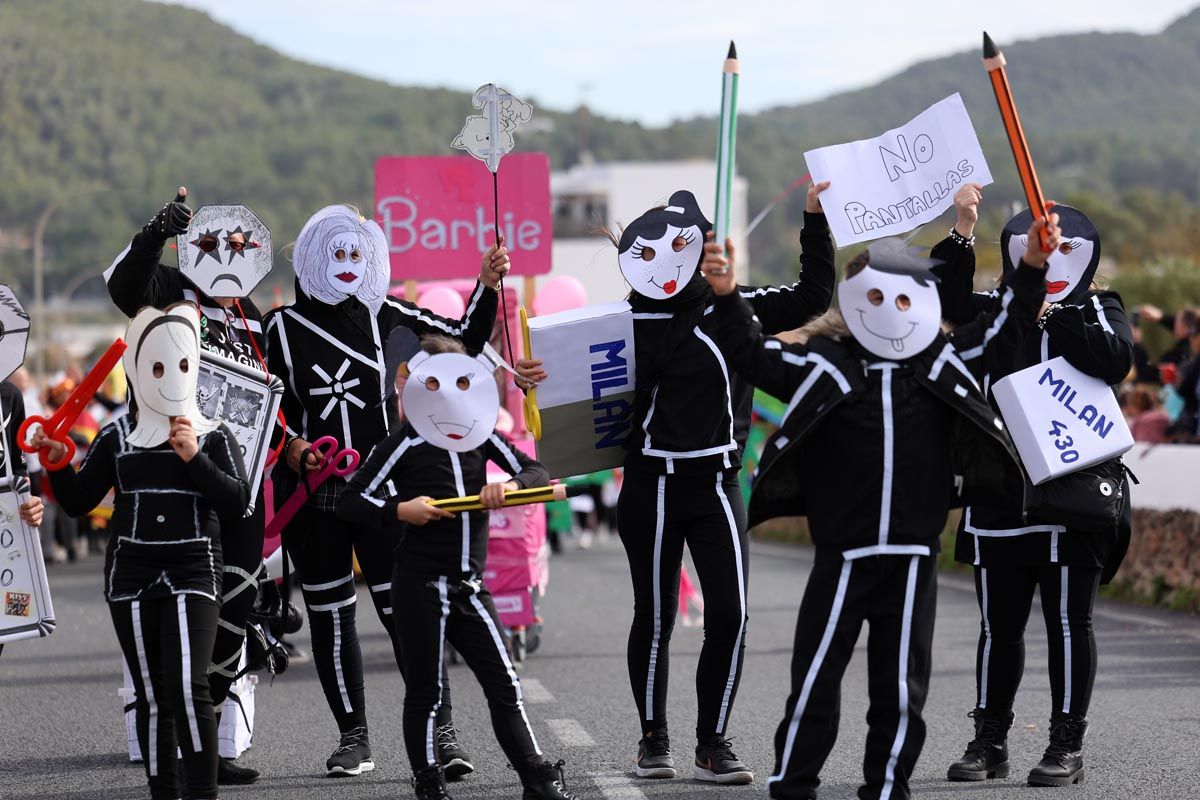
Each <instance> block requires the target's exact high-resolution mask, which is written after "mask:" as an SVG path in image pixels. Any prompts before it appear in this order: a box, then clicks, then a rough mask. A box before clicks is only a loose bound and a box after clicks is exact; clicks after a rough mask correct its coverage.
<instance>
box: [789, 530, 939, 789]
mask: <svg viewBox="0 0 1200 800" xmlns="http://www.w3.org/2000/svg"><path fill="white" fill-rule="evenodd" d="M936 605H937V569H936V563H935V560H934V558H933V557H931V556H907V555H881V556H868V557H865V558H860V559H856V560H854V561H846V560H844V559H843V558H842V554H841V553H840V552H837V551H836V550H834V551H829V550H824V549H821V548H818V549H817V555H816V560H815V562H814V563H813V568H812V573H811V574H810V575H809V578H808V587H807V588H806V589H805V590H804V600H803V601H802V602H801V604H800V616H799V618H798V619H797V621H796V640H795V644H794V646H793V650H792V689H791V694H790V695H789V696H788V699H787V704H786V706H785V707H784V717H783V721H782V722H781V723H780V725H779V728H778V729H777V731H776V733H775V774H774V775H772V776H771V777H770V778H769V779H768V780H767V786H768V788H769V792H770V796H771V797H773V798H779V799H780V800H784V799H785V798H786V800H794V799H795V798H813V797H816V796H817V786H818V785H819V784H820V782H821V781H820V778H819V775H820V772H821V767H822V766H823V765H824V764H825V759H826V758H828V756H829V753H830V751H831V750H832V749H833V743H834V741H835V740H836V739H837V732H838V721H839V719H840V716H841V684H842V675H843V674H844V673H845V671H846V665H847V664H848V663H849V662H850V657H851V655H853V653H854V645H855V642H857V641H858V635H859V632H860V631H861V629H862V625H863V623H864V622H866V623H867V624H868V625H869V626H870V632H869V634H868V639H867V670H868V680H867V692H868V695H869V697H870V707H869V710H868V711H867V725H868V731H867V742H866V750H865V753H864V755H863V779H864V782H863V786H862V787H861V788H859V790H858V796H859V797H860V798H862V799H863V800H875V799H876V798H880V800H893V799H895V798H907V797H909V794H910V793H909V786H908V779H909V776H910V775H912V771H913V767H914V766H915V765H916V763H917V757H918V756H920V754H921V748H922V746H923V745H924V743H925V721H924V719H922V717H921V711H922V709H923V708H924V706H925V697H926V694H927V693H928V690H929V671H930V651H931V649H932V647H933V621H934V612H935V607H936Z"/></svg>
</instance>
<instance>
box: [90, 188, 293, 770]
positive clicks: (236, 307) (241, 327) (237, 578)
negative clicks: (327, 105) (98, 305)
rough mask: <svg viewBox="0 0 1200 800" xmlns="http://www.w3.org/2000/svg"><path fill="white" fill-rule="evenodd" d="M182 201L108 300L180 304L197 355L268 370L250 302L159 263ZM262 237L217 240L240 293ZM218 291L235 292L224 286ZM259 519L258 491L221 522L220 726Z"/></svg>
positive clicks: (124, 255)
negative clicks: (251, 252) (247, 254)
mask: <svg viewBox="0 0 1200 800" xmlns="http://www.w3.org/2000/svg"><path fill="white" fill-rule="evenodd" d="M186 200H187V188H186V187H183V186H181V187H179V190H178V192H177V193H176V197H175V199H174V200H173V201H171V202H169V203H167V204H166V205H164V206H163V207H162V209H161V210H160V211H159V212H158V213H157V214H155V215H154V216H153V217H152V218H151V219H150V221H149V222H147V223H146V224H145V226H144V227H143V228H142V230H141V232H140V233H138V234H136V235H135V236H134V237H133V241H131V242H130V243H129V246H128V247H126V248H125V249H124V250H123V251H122V252H121V254H120V255H119V256H117V259H116V260H115V261H114V262H113V264H112V266H110V267H109V268H108V269H107V270H106V271H105V273H104V278H105V282H106V283H107V284H108V294H109V297H111V298H112V301H113V303H115V304H116V306H117V308H119V309H121V311H122V313H124V314H125V316H127V317H130V318H132V317H133V316H134V315H135V314H137V313H138V311H139V310H140V309H142V308H143V307H145V306H152V307H154V308H166V307H167V306H169V305H171V304H172V303H178V302H180V301H187V302H189V303H193V304H195V305H196V307H197V308H199V309H200V346H201V347H202V348H203V349H205V350H208V351H211V352H214V353H217V354H218V355H221V356H224V357H225V358H228V359H231V360H233V361H237V362H239V363H242V364H246V365H248V366H251V367H254V368H255V369H261V370H263V371H264V372H265V371H266V364H264V363H262V361H261V360H260V356H259V354H261V353H264V352H266V341H265V340H264V338H263V329H262V313H261V312H260V311H259V310H258V307H257V306H256V305H255V304H254V301H252V300H251V299H250V298H249V296H244V297H213V296H211V292H212V291H213V286H212V285H207V286H198V285H197V284H195V283H194V282H193V281H192V280H190V279H189V278H188V276H187V275H185V274H184V273H183V271H182V270H179V269H174V268H172V267H168V266H167V265H166V264H163V263H161V260H162V256H163V248H164V247H165V246H166V243H167V240H168V239H170V238H172V237H175V236H182V235H183V234H185V233H187V231H188V226H189V224H190V223H191V220H192V209H191V208H189V207H188V206H187V205H186ZM262 233H263V232H262V231H247V232H242V233H241V241H240V242H239V241H238V234H236V233H230V234H229V238H230V239H232V240H233V241H232V242H229V241H226V242H225V246H224V247H221V243H220V239H219V238H218V240H217V249H216V252H215V256H216V257H219V258H220V259H221V260H222V263H227V264H228V268H229V270H230V271H231V272H234V273H238V272H240V273H242V277H243V278H245V280H244V281H242V282H241V283H239V284H238V286H241V287H242V288H244V290H245V292H249V290H250V289H251V288H253V285H252V284H251V281H250V279H249V278H248V277H247V275H246V273H248V272H249V270H248V269H247V268H246V265H245V264H243V263H242V261H243V260H244V256H242V255H241V253H242V252H243V251H241V250H234V249H232V247H237V246H238V245H239V244H240V245H245V244H246V236H247V234H249V235H252V236H257V237H259V238H261V237H262ZM180 241H181V242H182V241H183V239H182V238H181V239H180ZM250 243H251V244H252V245H253V244H254V243H255V242H254V241H253V240H251V242H250ZM255 255H256V256H257V257H262V256H265V257H266V259H268V260H269V259H270V258H271V253H270V248H269V247H268V248H266V252H265V253H263V254H261V255H259V254H255ZM202 260H203V259H202ZM209 260H210V261H211V260H213V259H212V258H210V259H209ZM217 285H218V286H223V287H225V288H227V289H233V288H234V286H233V284H232V283H228V282H222V283H220V284H217ZM134 402H136V398H134ZM265 513H266V510H265V508H264V503H263V496H262V488H261V484H260V488H259V493H258V497H257V498H256V500H255V503H254V511H253V513H251V514H250V515H249V516H243V515H242V514H236V515H234V516H233V517H230V518H228V519H222V520H221V552H222V553H223V554H224V561H225V570H224V574H223V576H222V584H221V597H222V603H221V621H222V622H223V623H224V624H222V625H221V626H220V627H219V628H218V629H217V638H216V642H215V644H214V647H213V653H212V665H211V669H210V672H209V677H208V680H209V687H210V691H211V693H212V700H213V706H214V707H215V708H216V709H217V721H218V726H219V725H220V708H221V705H222V704H223V703H224V702H225V698H226V697H227V696H228V695H229V689H230V686H232V685H233V681H234V679H235V677H236V675H237V669H238V661H239V659H240V657H241V653H242V644H243V642H244V641H245V639H246V633H245V630H246V624H247V622H248V620H249V618H250V612H251V611H252V609H253V608H254V601H255V599H256V597H257V595H258V583H259V581H260V580H261V579H263V578H264V577H265V570H264V568H263V565H262V551H263V530H264V525H265ZM217 775H218V780H219V782H220V783H221V784H233V785H236V784H249V783H254V782H255V781H256V780H258V777H259V773H258V771H257V770H254V769H251V768H249V767H244V766H240V765H238V764H235V763H234V762H233V761H231V760H228V759H224V758H223V759H221V760H220V762H219V764H218V773H217Z"/></svg>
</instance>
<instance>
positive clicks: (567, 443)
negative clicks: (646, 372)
mask: <svg viewBox="0 0 1200 800" xmlns="http://www.w3.org/2000/svg"><path fill="white" fill-rule="evenodd" d="M529 349H530V355H531V357H532V358H538V359H541V361H542V363H543V365H544V366H545V369H546V372H547V373H548V374H549V376H550V377H549V378H547V379H546V380H545V381H543V382H542V383H540V384H539V385H538V388H537V400H538V410H539V413H540V414H541V418H542V437H541V439H540V440H539V441H538V460H539V461H541V462H542V464H543V465H545V467H546V469H548V470H549V471H550V476H551V477H553V478H562V477H568V476H571V475H584V474H586V473H589V472H595V471H597V470H602V469H611V468H613V467H617V466H620V465H621V462H622V461H623V460H624V458H625V447H624V444H625V437H626V436H627V435H628V434H629V428H630V420H629V414H630V411H631V410H632V407H633V396H634V380H635V377H636V371H637V364H636V362H635V360H634V342H633V312H632V311H631V310H630V308H629V304H628V303H625V302H619V303H604V304H600V305H592V306H584V307H583V308H573V309H570V310H569V311H560V312H559V313H557V314H547V315H546V316H541V317H533V318H532V319H530V320H529Z"/></svg>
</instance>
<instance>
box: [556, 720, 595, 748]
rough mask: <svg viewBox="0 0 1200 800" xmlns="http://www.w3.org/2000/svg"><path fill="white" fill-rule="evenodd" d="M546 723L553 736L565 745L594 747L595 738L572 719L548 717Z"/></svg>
mask: <svg viewBox="0 0 1200 800" xmlns="http://www.w3.org/2000/svg"><path fill="white" fill-rule="evenodd" d="M546 725H547V726H548V727H549V728H550V733H552V734H554V738H555V739H558V741H560V742H562V743H563V744H564V745H566V746H567V747H595V746H596V740H595V739H593V738H592V736H591V734H589V733H588V732H587V731H586V730H584V729H583V726H582V725H580V724H579V723H578V722H577V721H575V720H573V719H548V720H546Z"/></svg>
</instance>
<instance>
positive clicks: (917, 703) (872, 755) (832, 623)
mask: <svg viewBox="0 0 1200 800" xmlns="http://www.w3.org/2000/svg"><path fill="white" fill-rule="evenodd" d="M1027 258H1028V259H1029V260H1033V259H1032V256H1030V257H1027ZM932 263H934V262H933V259H928V258H923V257H921V256H919V255H917V254H915V253H913V252H912V251H910V250H909V249H908V248H906V247H905V246H904V245H903V243H901V242H899V240H883V241H880V242H876V243H874V244H873V245H871V247H870V249H869V250H868V251H867V252H865V253H862V254H860V255H859V256H857V257H856V258H855V259H854V260H853V261H851V262H850V264H849V266H848V267H847V270H846V279H845V280H844V281H843V282H842V283H841V285H840V286H839V289H838V300H839V306H840V311H837V312H830V314H829V315H827V316H826V317H825V318H822V319H821V320H818V321H817V322H815V323H813V324H812V325H810V326H809V327H808V329H806V331H805V332H806V333H807V334H808V337H807V340H806V341H805V343H804V344H784V343H781V342H780V341H779V340H775V339H766V338H765V337H764V336H763V333H762V329H761V326H760V325H759V324H758V323H757V321H756V320H755V318H754V310H753V308H752V307H751V306H750V304H748V303H746V302H745V301H744V300H743V299H742V298H740V297H739V295H738V293H737V292H736V291H735V288H736V287H735V284H734V281H733V278H732V276H731V275H719V274H714V275H712V276H710V281H711V282H712V285H713V289H714V291H715V292H716V294H717V295H718V298H717V300H716V302H715V304H714V306H715V311H714V313H713V317H714V318H715V325H716V329H715V334H714V335H715V337H716V339H717V341H718V343H719V344H720V346H721V349H722V351H723V352H725V353H726V354H727V356H728V358H729V363H730V364H731V365H732V366H733V368H734V369H736V370H738V372H739V373H740V374H741V375H743V376H744V377H745V378H746V379H747V380H749V381H751V382H752V383H753V384H754V385H755V386H757V387H758V388H760V389H762V390H764V391H766V392H768V393H770V394H772V395H774V396H775V397H777V398H779V399H780V400H784V401H788V409H787V412H786V414H785V416H784V419H783V422H782V424H781V426H780V428H779V430H778V431H777V432H776V433H775V434H774V435H773V436H772V437H771V438H770V439H769V440H768V441H767V443H766V444H765V446H764V448H763V456H762V459H761V461H760V462H759V467H758V472H757V475H756V478H755V481H754V486H753V491H752V494H751V498H750V510H749V516H750V524H752V525H753V524H757V523H759V522H762V521H764V520H767V519H770V518H773V517H777V516H807V517H808V524H809V529H810V530H811V532H812V538H813V542H814V544H815V545H816V559H815V562H814V564H813V568H812V572H811V574H810V576H809V581H808V586H807V588H806V589H805V593H804V599H803V602H802V604H801V606H800V613H799V616H798V619H797V623H796V638H795V646H794V649H793V653H792V686H791V693H790V695H789V697H788V699H787V703H786V705H785V711H784V718H783V721H782V722H781V723H780V725H779V727H778V730H777V732H776V736H775V747H776V762H775V765H776V766H775V774H774V775H772V777H771V778H770V779H769V780H768V781H767V785H768V790H769V794H770V796H771V797H772V798H779V799H780V800H784V799H786V800H794V799H795V798H815V797H816V796H817V787H818V786H819V784H820V778H819V775H820V771H821V768H822V766H823V765H824V762H825V759H826V758H827V757H828V755H829V753H830V751H831V750H832V748H833V745H834V741H835V739H836V737H837V728H838V720H839V713H840V690H841V679H842V675H843V673H844V671H845V668H846V665H847V663H848V662H849V660H850V657H851V656H852V654H853V652H854V647H855V643H856V641H857V639H858V635H859V631H860V630H861V628H862V624H863V623H864V622H867V623H868V624H869V625H870V639H869V641H868V644H867V658H868V675H869V683H868V691H869V693H870V709H869V710H868V712H867V723H868V726H869V731H868V734H867V741H866V750H865V754H864V756H863V776H864V784H863V786H862V787H861V788H860V789H859V792H858V796H859V797H860V798H863V800H876V798H882V799H883V800H890V799H891V798H907V797H908V796H909V795H910V792H909V777H910V776H911V774H912V771H913V768H914V766H915V764H916V761H917V758H918V757H919V755H920V753H921V748H922V746H923V744H924V739H925V724H924V721H923V719H922V716H921V713H922V709H923V706H924V703H925V697H926V694H927V692H928V685H929V675H930V667H931V658H932V642H933V623H934V611H935V605H936V596H937V582H936V555H937V550H938V544H939V536H940V534H941V531H942V528H943V527H944V525H945V521H946V514H947V512H948V511H949V509H950V507H951V506H952V505H955V504H956V490H955V486H956V483H960V482H961V484H962V485H963V487H964V491H967V492H979V491H985V490H990V491H1000V492H1003V491H1005V489H1006V487H1005V486H1004V485H1002V484H997V483H995V482H994V476H993V480H992V481H989V480H988V476H987V475H986V474H985V471H982V470H973V466H974V465H972V464H970V463H966V464H965V465H964V464H963V463H962V462H963V458H962V457H963V455H964V454H975V453H978V454H980V457H981V458H985V459H988V460H989V461H992V462H1011V463H1013V464H1015V463H1016V458H1017V456H1016V452H1015V450H1014V449H1013V447H1012V445H1011V443H1010V442H1009V440H1008V438H1007V437H1006V436H1005V434H1004V426H1003V423H1002V422H1001V421H1000V419H999V417H998V416H997V415H996V413H995V412H994V411H993V410H992V409H991V407H990V406H988V404H987V401H986V400H985V399H984V396H983V392H982V390H981V388H980V383H979V382H980V380H981V379H982V376H983V374H984V372H985V370H986V369H987V368H988V366H989V365H990V366H991V367H992V368H993V369H996V370H1000V369H1002V366H1001V365H1003V364H1004V363H1005V361H1006V360H1007V358H1008V354H1009V351H1010V349H1011V348H1012V347H1013V346H1014V344H1015V343H1016V342H1017V341H1019V340H1020V339H1021V337H1022V336H1023V335H1024V333H1025V331H1027V330H1028V329H1030V328H1032V326H1033V320H1034V317H1035V314H1036V312H1037V308H1038V305H1039V303H1040V302H1041V299H1042V295H1043V289H1042V286H1041V284H1042V276H1043V275H1044V271H1043V270H1042V269H1041V268H1039V267H1038V266H1036V261H1034V264H1033V265H1029V266H1026V265H1022V266H1021V267H1020V268H1019V270H1018V271H1017V273H1016V274H1015V276H1014V278H1013V281H1012V284H1013V289H1012V291H1011V292H1010V302H1008V303H1007V304H1006V309H1007V313H1006V314H1004V315H983V316H981V317H980V318H979V319H978V320H976V321H975V322H973V323H971V324H969V325H963V326H961V327H960V328H959V329H958V330H957V331H955V332H954V333H953V334H952V335H950V336H946V335H944V334H943V333H942V332H941V330H940V322H941V308H940V302H939V300H938V295H937V290H936V289H935V288H934V284H935V283H936V280H937V279H936V277H935V276H934V274H933V273H932V272H930V271H929V267H930V266H931V265H932ZM959 479H961V480H959Z"/></svg>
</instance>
